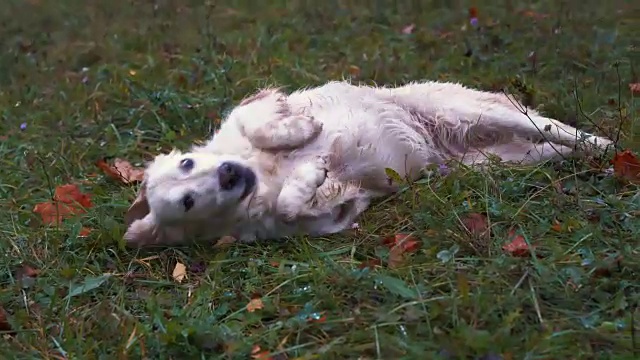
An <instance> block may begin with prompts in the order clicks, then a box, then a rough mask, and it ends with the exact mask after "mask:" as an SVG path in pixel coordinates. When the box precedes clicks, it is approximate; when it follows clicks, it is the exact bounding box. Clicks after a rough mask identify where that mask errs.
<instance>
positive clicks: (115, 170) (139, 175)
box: [96, 158, 144, 185]
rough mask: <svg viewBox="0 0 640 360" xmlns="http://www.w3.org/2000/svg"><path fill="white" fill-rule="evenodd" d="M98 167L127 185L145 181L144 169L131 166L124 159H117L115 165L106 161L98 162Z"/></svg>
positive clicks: (114, 161)
mask: <svg viewBox="0 0 640 360" xmlns="http://www.w3.org/2000/svg"><path fill="white" fill-rule="evenodd" d="M96 166H98V167H99V168H100V169H101V170H102V171H104V173H105V174H107V175H108V176H109V177H111V178H113V179H115V180H118V181H120V182H122V183H123V184H125V185H129V184H134V183H137V182H140V181H142V180H143V179H144V169H142V168H137V167H134V166H133V165H131V163H130V162H128V161H127V160H124V159H120V158H116V159H115V160H113V165H111V164H108V163H107V162H106V161H105V160H104V159H102V160H98V161H97V162H96Z"/></svg>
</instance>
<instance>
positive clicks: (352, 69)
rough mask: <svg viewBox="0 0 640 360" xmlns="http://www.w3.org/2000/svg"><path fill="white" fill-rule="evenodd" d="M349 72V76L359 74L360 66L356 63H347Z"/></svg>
mask: <svg viewBox="0 0 640 360" xmlns="http://www.w3.org/2000/svg"><path fill="white" fill-rule="evenodd" d="M349 74H351V76H353V77H358V76H360V68H359V67H357V66H356V65H349Z"/></svg>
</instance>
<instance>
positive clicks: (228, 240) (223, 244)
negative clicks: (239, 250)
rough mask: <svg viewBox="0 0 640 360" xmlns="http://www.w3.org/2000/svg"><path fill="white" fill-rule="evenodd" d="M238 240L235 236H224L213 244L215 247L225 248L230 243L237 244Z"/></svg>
mask: <svg viewBox="0 0 640 360" xmlns="http://www.w3.org/2000/svg"><path fill="white" fill-rule="evenodd" d="M236 241H238V240H237V239H236V238H234V237H233V236H223V237H221V238H220V239H218V241H216V243H215V244H214V245H213V247H214V248H225V247H227V246H229V245H232V244H235V242H236Z"/></svg>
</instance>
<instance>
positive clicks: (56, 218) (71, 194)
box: [33, 184, 93, 225]
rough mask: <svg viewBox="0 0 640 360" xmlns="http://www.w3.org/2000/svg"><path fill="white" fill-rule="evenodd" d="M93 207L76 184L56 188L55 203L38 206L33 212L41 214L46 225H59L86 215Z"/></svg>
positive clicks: (87, 196) (49, 202) (89, 199)
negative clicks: (77, 216) (66, 220)
mask: <svg viewBox="0 0 640 360" xmlns="http://www.w3.org/2000/svg"><path fill="white" fill-rule="evenodd" d="M92 206H93V204H92V203H91V198H90V196H89V195H88V194H83V193H82V192H81V191H80V189H79V188H78V186H77V185H75V184H67V185H60V186H58V187H56V189H55V193H54V196H53V201H48V202H42V203H39V204H36V206H35V207H34V208H33V212H34V213H36V214H40V217H41V218H42V221H43V222H44V223H45V224H50V225H53V224H58V225H59V224H60V222H62V220H63V219H65V218H68V217H72V216H74V215H78V214H82V213H85V212H86V209H88V208H91V207H92Z"/></svg>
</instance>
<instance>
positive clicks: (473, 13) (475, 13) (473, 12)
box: [469, 6, 478, 19]
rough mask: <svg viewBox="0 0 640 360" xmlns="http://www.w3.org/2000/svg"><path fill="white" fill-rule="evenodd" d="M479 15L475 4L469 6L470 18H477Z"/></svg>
mask: <svg viewBox="0 0 640 360" xmlns="http://www.w3.org/2000/svg"><path fill="white" fill-rule="evenodd" d="M477 17H478V8H477V7H475V6H472V7H470V8H469V18H470V19H472V18H477Z"/></svg>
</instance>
